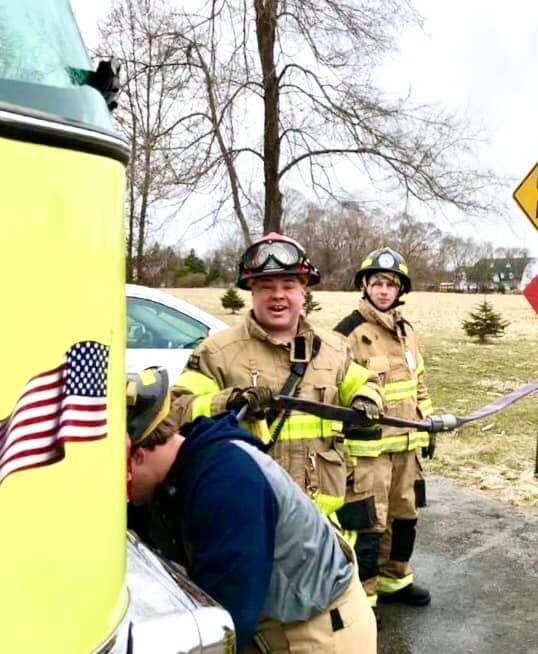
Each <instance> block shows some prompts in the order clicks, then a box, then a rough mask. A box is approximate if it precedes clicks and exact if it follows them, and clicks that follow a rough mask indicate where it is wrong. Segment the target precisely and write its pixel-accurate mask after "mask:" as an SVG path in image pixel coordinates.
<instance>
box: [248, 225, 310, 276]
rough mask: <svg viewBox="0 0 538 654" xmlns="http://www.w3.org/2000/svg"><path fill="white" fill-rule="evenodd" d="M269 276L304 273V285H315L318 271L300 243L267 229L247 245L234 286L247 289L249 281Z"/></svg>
mask: <svg viewBox="0 0 538 654" xmlns="http://www.w3.org/2000/svg"><path fill="white" fill-rule="evenodd" d="M273 275H304V277H305V278H306V279H307V285H308V286H313V285H314V284H318V283H319V280H320V274H319V271H318V269H317V268H315V267H314V266H313V265H312V263H311V262H310V259H309V258H308V257H307V256H306V252H305V251H304V249H303V248H302V246H301V245H300V244H299V243H297V241H294V240H293V239H291V238H288V237H287V236H283V235H282V234H277V233H276V232H271V233H270V234H267V235H266V236H264V237H263V238H261V239H260V240H259V241H256V242H255V243H253V244H252V245H250V246H249V247H248V248H247V249H246V250H245V252H244V253H243V256H242V257H241V261H240V263H239V279H238V280H237V286H239V288H243V289H248V288H249V281H250V280H251V279H257V278H259V277H271V276H273Z"/></svg>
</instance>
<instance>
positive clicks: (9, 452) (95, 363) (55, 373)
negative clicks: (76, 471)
mask: <svg viewBox="0 0 538 654" xmlns="http://www.w3.org/2000/svg"><path fill="white" fill-rule="evenodd" d="M108 351H109V348H108V346H106V345H102V344H101V343H97V342H95V341H82V342H80V343H76V344H75V345H73V347H71V348H70V349H69V351H68V352H67V353H66V356H65V361H64V363H63V364H62V365H60V366H58V367H57V368H54V369H53V370H48V371H47V372H43V373H41V374H40V375H37V376H36V377H33V378H32V379H30V381H29V382H28V383H27V384H26V385H25V386H24V388H23V390H22V393H21V396H20V398H19V400H18V401H17V403H16V405H15V408H14V409H13V411H12V413H11V415H9V416H7V418H4V419H3V420H0V483H1V482H2V481H3V480H4V479H5V478H6V477H7V476H8V475H9V474H11V473H12V472H16V471H17V470H24V469H27V468H37V467H39V466H44V465H48V464H50V463H54V462H56V461H60V460H61V459H63V458H64V455H65V451H64V444H65V443H66V442H74V441H92V440H97V439H99V438H104V437H105V436H106V433H107V418H106V390H107V367H108Z"/></svg>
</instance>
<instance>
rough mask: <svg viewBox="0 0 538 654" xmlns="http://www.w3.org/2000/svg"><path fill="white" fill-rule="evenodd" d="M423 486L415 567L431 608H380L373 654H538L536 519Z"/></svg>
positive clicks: (436, 485)
mask: <svg viewBox="0 0 538 654" xmlns="http://www.w3.org/2000/svg"><path fill="white" fill-rule="evenodd" d="M427 483H428V488H427V492H428V507H427V508H425V509H422V510H421V513H420V516H419V528H418V538H417V546H416V549H415V554H414V556H413V564H414V569H415V573H416V577H417V582H418V583H419V584H420V583H423V584H424V585H425V586H427V587H428V588H429V589H430V591H431V593H432V603H431V605H430V606H428V607H426V608H422V609H421V608H411V607H405V606H395V605H387V606H383V607H382V609H383V628H382V630H381V632H380V636H379V643H380V647H379V654H427V653H430V652H432V653H434V654H471V653H472V654H538V516H535V515H529V514H526V513H522V512H520V511H518V510H515V509H511V508H509V507H506V506H504V505H503V504H501V503H499V502H496V501H493V500H488V499H484V497H483V496H482V495H480V494H478V493H477V492H473V491H468V490H466V489H464V488H462V487H461V486H458V485H456V484H454V483H453V482H451V481H448V480H446V479H443V478H441V477H434V476H430V477H428V482H427Z"/></svg>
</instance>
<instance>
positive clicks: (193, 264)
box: [183, 249, 207, 275]
mask: <svg viewBox="0 0 538 654" xmlns="http://www.w3.org/2000/svg"><path fill="white" fill-rule="evenodd" d="M183 268H184V270H185V274H186V273H189V272H193V273H204V275H205V274H206V273H207V270H206V266H205V263H204V262H203V261H202V259H200V257H198V256H197V255H196V252H195V250H194V249H192V250H191V251H190V252H189V254H188V256H187V257H186V259H185V261H184V262H183Z"/></svg>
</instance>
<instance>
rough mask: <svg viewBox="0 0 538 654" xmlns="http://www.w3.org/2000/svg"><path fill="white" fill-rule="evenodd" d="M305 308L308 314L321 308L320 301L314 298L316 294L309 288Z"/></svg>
mask: <svg viewBox="0 0 538 654" xmlns="http://www.w3.org/2000/svg"><path fill="white" fill-rule="evenodd" d="M303 308H304V312H305V315H306V316H308V314H309V313H311V312H312V311H319V310H320V309H321V306H320V305H319V302H316V301H315V300H314V294H313V293H312V291H311V290H310V289H309V288H307V289H306V293H305V298H304V305H303Z"/></svg>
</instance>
